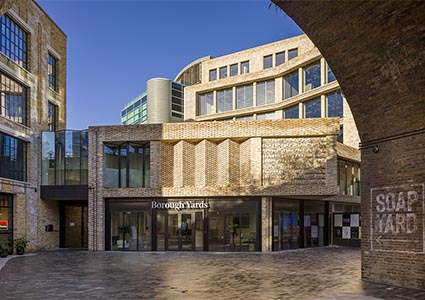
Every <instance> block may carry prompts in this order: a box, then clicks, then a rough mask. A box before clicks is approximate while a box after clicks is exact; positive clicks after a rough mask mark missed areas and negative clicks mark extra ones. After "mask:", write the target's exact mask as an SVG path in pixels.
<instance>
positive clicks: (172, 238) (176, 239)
mask: <svg viewBox="0 0 425 300" xmlns="http://www.w3.org/2000/svg"><path fill="white" fill-rule="evenodd" d="M203 214H204V213H203V211H174V212H169V213H168V222H167V224H166V239H167V243H166V245H167V249H166V250H171V251H179V250H186V251H194V250H202V249H203V243H204V237H203V232H204V216H203Z"/></svg>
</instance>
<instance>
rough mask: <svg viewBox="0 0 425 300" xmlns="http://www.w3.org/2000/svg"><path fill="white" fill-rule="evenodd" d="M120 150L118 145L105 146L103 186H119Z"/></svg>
mask: <svg viewBox="0 0 425 300" xmlns="http://www.w3.org/2000/svg"><path fill="white" fill-rule="evenodd" d="M118 166H119V152H118V146H116V145H104V147H103V186H104V187H105V188H117V187H119V185H118V177H119V175H118Z"/></svg>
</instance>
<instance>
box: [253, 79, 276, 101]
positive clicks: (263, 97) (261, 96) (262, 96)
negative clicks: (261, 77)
mask: <svg viewBox="0 0 425 300" xmlns="http://www.w3.org/2000/svg"><path fill="white" fill-rule="evenodd" d="M274 95H275V90H274V80H269V81H263V82H258V83H257V105H263V104H270V103H274V102H275V99H274Z"/></svg>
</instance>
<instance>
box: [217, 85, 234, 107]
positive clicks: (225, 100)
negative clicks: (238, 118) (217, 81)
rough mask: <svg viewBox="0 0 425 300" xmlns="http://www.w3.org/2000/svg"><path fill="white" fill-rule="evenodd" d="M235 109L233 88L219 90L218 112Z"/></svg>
mask: <svg viewBox="0 0 425 300" xmlns="http://www.w3.org/2000/svg"><path fill="white" fill-rule="evenodd" d="M232 109H233V90H232V89H227V90H221V91H217V112H218V113H219V112H225V111H229V110H232Z"/></svg>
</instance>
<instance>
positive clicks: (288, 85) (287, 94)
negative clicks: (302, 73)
mask: <svg viewBox="0 0 425 300" xmlns="http://www.w3.org/2000/svg"><path fill="white" fill-rule="evenodd" d="M283 81H284V83H283V85H284V87H283V89H284V91H283V99H288V98H291V97H293V96H296V95H298V71H295V72H292V73H291V74H288V75H286V76H285V78H284V79H283Z"/></svg>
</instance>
